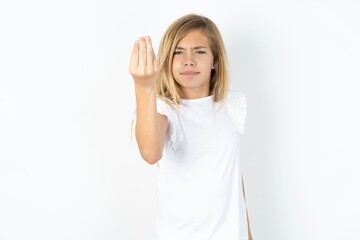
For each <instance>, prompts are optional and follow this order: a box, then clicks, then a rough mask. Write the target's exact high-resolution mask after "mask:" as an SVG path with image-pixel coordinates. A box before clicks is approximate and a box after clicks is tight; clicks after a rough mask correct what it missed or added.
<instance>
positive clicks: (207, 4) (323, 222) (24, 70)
mask: <svg viewBox="0 0 360 240" xmlns="http://www.w3.org/2000/svg"><path fill="white" fill-rule="evenodd" d="M359 12H360V2H359V1H356V0H354V1H351V0H338V1H335V0H323V1H322V0H318V1H314V0H305V1H300V0H299V1H295V0H272V1H266V0H251V1H250V0H248V1H229V0H222V1H219V0H206V1H188V0H184V1H161V0H154V1H146V0H140V1H129V2H124V1H115V0H102V1H100V0H87V1H85V0H71V1H70V0H68V1H66V0H65V1H64V0H61V1H60V0H59V1H54V0H53V1H45V0H44V1H40V0H34V1H16V0H14V1H13V0H12V1H10V0H5V1H1V3H0V239H1V240H48V239H52V240H56V239H59V240H64V239H67V240H85V239H86V240H98V239H104V240H105V239H106V240H115V239H116V240H150V239H152V237H153V227H154V220H155V214H156V184H155V183H156V172H157V166H156V165H148V164H147V163H146V162H144V161H143V160H142V159H141V158H140V156H139V154H138V152H137V148H136V144H135V141H134V139H131V135H130V124H131V119H132V114H133V111H134V106H135V102H134V100H135V99H134V92H133V82H132V79H131V76H130V75H129V73H128V65H129V60H130V52H131V48H132V45H133V43H134V41H135V40H136V39H137V38H138V37H139V36H142V35H150V36H151V37H152V39H153V43H154V47H155V50H156V51H157V47H158V44H159V41H160V38H161V36H162V34H163V32H164V31H165V29H166V28H167V26H168V25H169V24H170V23H171V22H172V21H174V20H175V19H176V18H178V17H180V16H182V15H184V14H186V13H199V14H203V15H206V16H208V17H210V18H211V19H212V20H213V21H214V22H215V23H216V24H217V25H218V27H219V29H220V31H221V33H222V35H223V38H224V41H225V44H226V47H227V52H228V56H229V60H230V67H231V69H230V70H231V81H232V87H233V88H236V89H239V90H241V91H242V92H243V93H244V94H245V95H246V97H247V103H248V118H247V123H246V129H245V133H244V135H242V136H241V138H242V139H241V141H242V145H241V147H242V149H243V150H242V159H241V161H242V167H243V175H244V178H245V188H246V195H247V202H248V210H249V215H250V220H251V226H252V232H253V235H254V239H255V240H304V239H317V240H318V239H324V240H325V239H326V240H332V239H334V240H335V239H348V240H350V239H352V240H355V239H360V228H359V223H360V208H359V202H360V193H359V189H360V187H359V186H360V174H359V167H360V166H359V164H358V162H359V160H360V152H359V145H360V137H359V136H360V128H359V122H360V113H359V109H360V108H359V102H360V97H359V90H360V88H359V84H358V83H359V81H360V72H359V67H360V61H359V59H360V58H359V56H360V44H359V43H360V26H359V22H360V17H359V16H360V15H359Z"/></svg>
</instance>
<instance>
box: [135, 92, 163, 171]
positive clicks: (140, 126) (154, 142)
mask: <svg viewBox="0 0 360 240" xmlns="http://www.w3.org/2000/svg"><path fill="white" fill-rule="evenodd" d="M135 95H136V115H137V116H136V127H135V137H136V141H137V144H138V147H139V151H140V154H141V156H142V157H143V159H144V160H146V161H147V162H148V163H150V164H153V163H155V162H156V161H158V160H159V159H160V158H161V157H162V150H163V142H164V140H163V137H162V132H161V127H160V124H161V123H160V119H159V117H158V113H157V110H156V94H155V89H152V88H144V87H141V86H135Z"/></svg>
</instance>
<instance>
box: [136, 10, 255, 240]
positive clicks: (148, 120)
mask: <svg viewBox="0 0 360 240" xmlns="http://www.w3.org/2000/svg"><path fill="white" fill-rule="evenodd" d="M129 68H130V73H131V75H132V77H133V80H134V83H135V96H136V120H135V123H136V125H135V136H136V141H137V144H138V147H139V151H140V154H141V156H142V158H143V159H144V160H145V161H146V162H148V163H149V164H154V163H158V167H159V168H158V215H157V222H156V229H155V233H156V237H157V239H158V240H245V239H246V240H247V239H252V237H251V233H250V228H249V222H248V216H247V209H246V203H245V194H244V187H243V181H242V180H243V179H242V175H241V171H240V168H239V160H240V159H239V158H240V150H239V134H242V133H243V131H244V124H245V118H246V102H245V97H244V95H243V94H242V93H241V92H239V91H235V90H229V76H228V63H227V57H226V52H225V47H224V43H223V40H222V37H221V35H220V32H219V30H218V28H217V27H216V25H215V24H214V23H213V22H212V21H211V20H210V19H209V18H207V17H204V16H200V15H196V14H189V15H185V16H183V17H181V18H179V19H177V20H176V21H175V22H173V23H172V24H171V25H170V26H169V28H168V29H167V31H166V32H165V34H164V36H163V37H162V40H161V43H160V47H159V52H158V56H157V59H156V57H155V54H154V51H153V48H152V43H151V39H150V37H148V36H146V37H140V38H139V39H138V40H137V41H136V42H135V44H134V47H133V51H132V55H131V61H130V67H129Z"/></svg>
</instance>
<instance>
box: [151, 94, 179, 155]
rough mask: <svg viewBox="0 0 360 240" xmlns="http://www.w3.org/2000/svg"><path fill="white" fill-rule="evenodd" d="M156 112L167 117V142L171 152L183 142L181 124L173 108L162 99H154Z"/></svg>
mask: <svg viewBox="0 0 360 240" xmlns="http://www.w3.org/2000/svg"><path fill="white" fill-rule="evenodd" d="M156 107H157V112H158V113H160V114H162V115H165V116H167V118H168V121H169V130H168V135H167V136H168V141H169V144H170V147H171V148H172V150H174V151H175V150H176V149H177V148H178V146H179V145H180V143H181V142H182V141H183V139H184V137H183V133H182V131H181V124H180V119H179V115H178V113H177V112H176V110H175V109H174V108H172V107H171V106H169V105H168V104H166V103H165V102H164V101H163V100H162V99H160V98H157V99H156Z"/></svg>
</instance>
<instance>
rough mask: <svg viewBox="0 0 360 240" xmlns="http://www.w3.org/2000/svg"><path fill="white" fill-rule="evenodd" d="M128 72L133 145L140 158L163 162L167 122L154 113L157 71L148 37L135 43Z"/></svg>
mask: <svg viewBox="0 0 360 240" xmlns="http://www.w3.org/2000/svg"><path fill="white" fill-rule="evenodd" d="M129 71H130V74H131V75H132V77H133V80H134V83H135V96H136V115H137V116H136V126H135V137H136V141H137V144H138V147H139V151H140V154H141V156H142V158H143V159H144V160H145V161H146V162H148V163H149V164H154V163H156V162H157V161H158V160H160V159H161V158H162V153H163V147H164V139H165V134H166V129H167V125H168V120H167V117H166V116H164V115H161V114H159V113H157V110H156V92H155V84H156V80H157V78H158V76H159V67H158V63H157V61H156V57H155V54H154V50H153V48H152V44H151V39H150V37H140V38H139V40H137V41H136V42H135V44H134V47H133V50H132V53H131V60H130V66H129Z"/></svg>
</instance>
